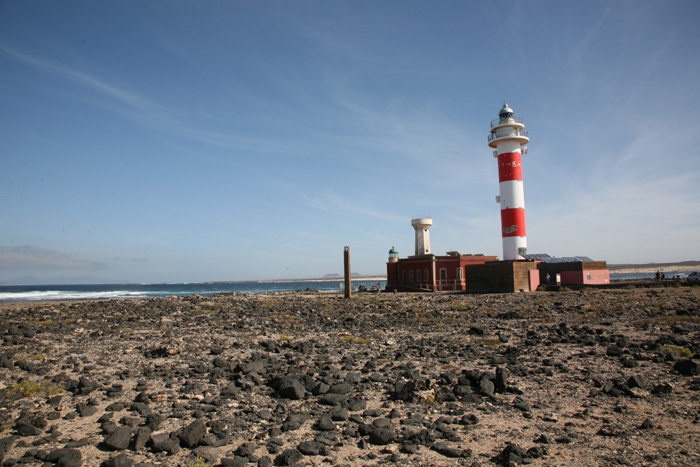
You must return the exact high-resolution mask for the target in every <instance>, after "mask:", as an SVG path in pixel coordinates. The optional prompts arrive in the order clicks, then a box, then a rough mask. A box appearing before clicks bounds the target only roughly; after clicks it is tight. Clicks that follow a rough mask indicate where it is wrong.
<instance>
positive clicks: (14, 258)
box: [0, 245, 104, 270]
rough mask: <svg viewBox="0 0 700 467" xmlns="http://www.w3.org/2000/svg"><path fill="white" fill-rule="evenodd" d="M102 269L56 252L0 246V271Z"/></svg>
mask: <svg viewBox="0 0 700 467" xmlns="http://www.w3.org/2000/svg"><path fill="white" fill-rule="evenodd" d="M103 267H104V265H103V264H102V263H99V262H95V261H89V260H84V259H79V258H73V257H71V256H69V255H65V254H62V253H59V252H57V251H53V250H46V249H43V248H36V247H33V246H30V245H22V246H12V247H8V246H0V270H18V269H20V270H27V269H48V270H65V269H70V270H95V269H102V268H103Z"/></svg>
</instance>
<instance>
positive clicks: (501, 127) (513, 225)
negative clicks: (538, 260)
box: [489, 102, 530, 261]
mask: <svg viewBox="0 0 700 467" xmlns="http://www.w3.org/2000/svg"><path fill="white" fill-rule="evenodd" d="M524 129H525V125H524V123H523V119H522V118H520V117H514V116H513V109H511V108H510V107H508V104H507V103H505V102H504V103H503V108H502V109H501V111H500V112H498V118H497V119H496V120H493V121H492V122H491V134H490V135H489V147H492V148H495V149H496V150H495V151H493V157H495V158H496V159H498V182H499V193H500V195H499V196H497V197H496V202H498V203H500V205H501V237H502V238H503V259H504V260H506V261H509V260H517V259H523V256H522V255H524V254H527V236H526V231H525V192H524V190H523V168H522V155H523V153H525V154H527V147H523V148H521V147H522V146H524V145H525V144H527V143H528V142H529V141H530V138H528V136H527V131H524Z"/></svg>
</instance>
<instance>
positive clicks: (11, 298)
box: [0, 271, 687, 303]
mask: <svg viewBox="0 0 700 467" xmlns="http://www.w3.org/2000/svg"><path fill="white" fill-rule="evenodd" d="M665 273H666V278H667V279H671V278H673V276H674V275H675V274H681V275H682V276H683V277H685V275H687V272H675V271H665ZM653 277H654V273H651V272H649V273H625V274H620V273H610V280H611V281H615V280H641V279H652V278H653ZM377 283H379V285H380V287H381V288H382V289H384V287H385V286H386V281H383V280H380V281H368V280H361V279H355V280H353V281H352V284H353V289H357V288H358V287H359V286H361V285H364V286H365V287H367V288H371V287H372V286H375V285H377ZM343 286H344V282H343V281H342V280H311V281H273V282H271V281H258V282H253V281H252V282H196V283H180V284H99V285H92V284H86V285H7V286H0V303H3V302H35V301H53V300H100V299H110V298H149V297H170V296H173V295H176V296H183V295H192V294H199V295H210V294H215V293H228V292H237V293H264V292H287V291H290V290H306V289H312V290H319V291H331V292H338V291H342V290H343Z"/></svg>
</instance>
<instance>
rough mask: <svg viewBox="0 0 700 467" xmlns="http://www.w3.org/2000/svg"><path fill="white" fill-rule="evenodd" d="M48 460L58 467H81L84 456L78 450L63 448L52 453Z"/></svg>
mask: <svg viewBox="0 0 700 467" xmlns="http://www.w3.org/2000/svg"><path fill="white" fill-rule="evenodd" d="M46 460H48V461H49V462H53V463H54V464H56V467H81V466H82V465H83V455H82V454H81V453H80V451H79V450H78V449H70V448H63V449H57V450H55V451H51V452H50V453H49V455H48V456H47V457H46Z"/></svg>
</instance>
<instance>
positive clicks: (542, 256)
mask: <svg viewBox="0 0 700 467" xmlns="http://www.w3.org/2000/svg"><path fill="white" fill-rule="evenodd" d="M523 258H525V259H537V260H540V261H542V262H543V263H580V262H583V261H593V260H592V259H591V258H589V257H588V256H562V257H559V258H557V257H556V256H549V255H548V254H546V253H533V254H528V255H523Z"/></svg>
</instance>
